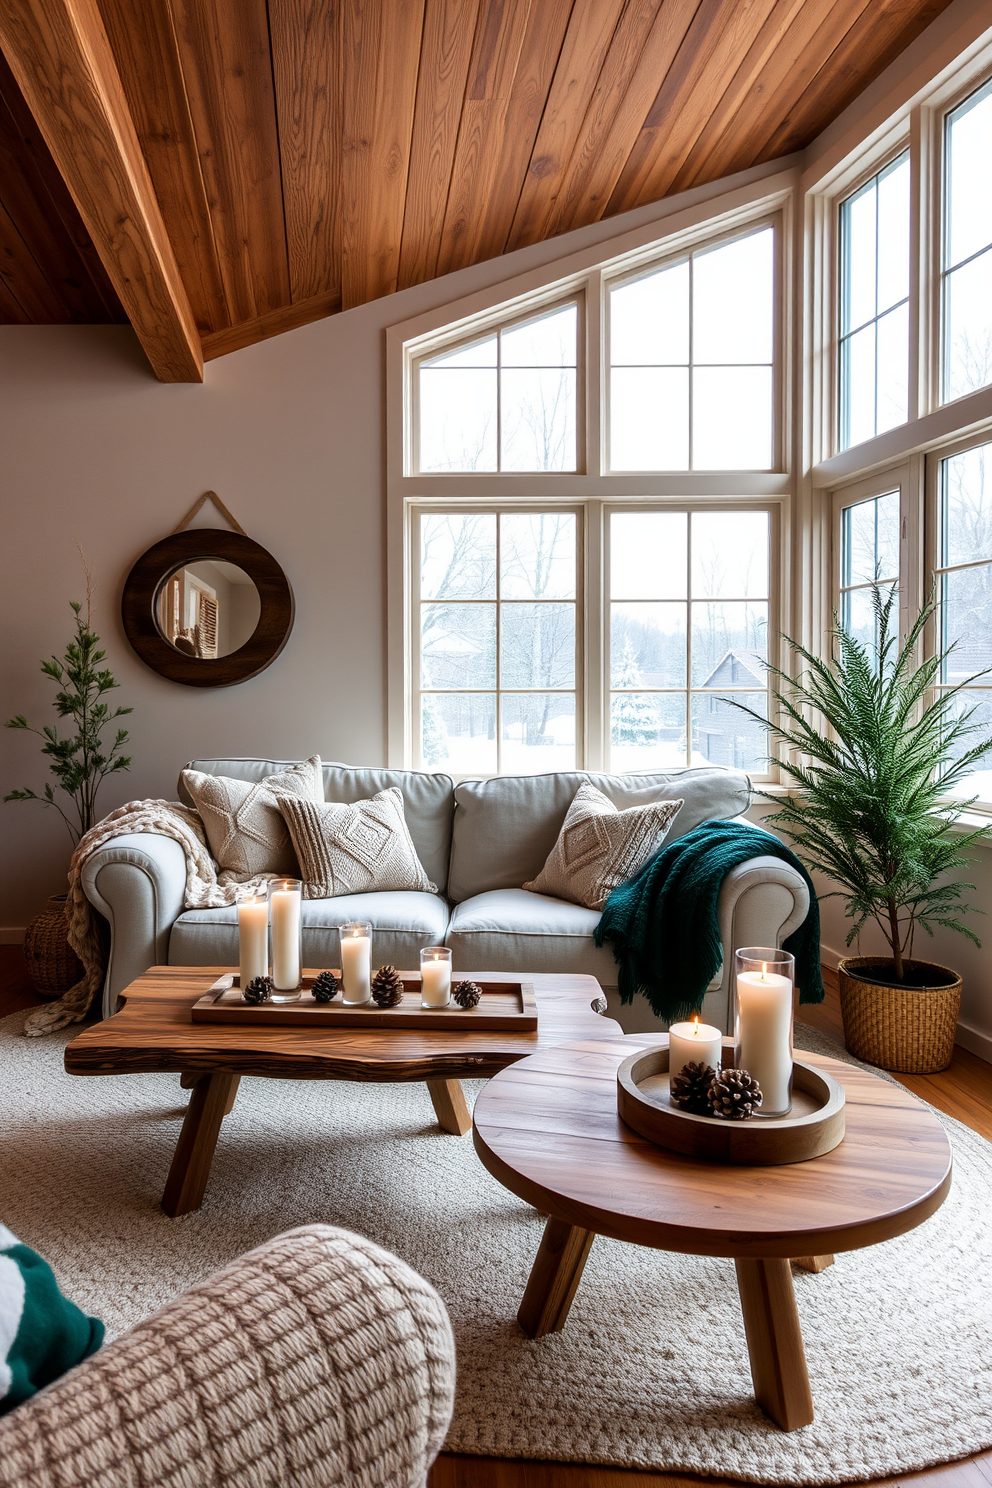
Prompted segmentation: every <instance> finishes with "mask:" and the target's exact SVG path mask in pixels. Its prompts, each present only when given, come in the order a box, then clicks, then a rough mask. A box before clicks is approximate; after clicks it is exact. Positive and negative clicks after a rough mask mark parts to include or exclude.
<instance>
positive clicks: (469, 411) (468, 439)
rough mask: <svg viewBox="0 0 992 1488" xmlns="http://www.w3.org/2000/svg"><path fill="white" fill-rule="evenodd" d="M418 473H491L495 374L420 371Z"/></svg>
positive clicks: (494, 436)
mask: <svg viewBox="0 0 992 1488" xmlns="http://www.w3.org/2000/svg"><path fill="white" fill-rule="evenodd" d="M420 469H421V470H425V471H432V470H495V469H496V372H495V369H494V370H493V371H484V370H481V369H473V368H459V369H458V370H457V371H455V370H452V369H451V368H448V367H445V368H443V369H438V368H435V369H431V368H426V367H422V368H421V369H420Z"/></svg>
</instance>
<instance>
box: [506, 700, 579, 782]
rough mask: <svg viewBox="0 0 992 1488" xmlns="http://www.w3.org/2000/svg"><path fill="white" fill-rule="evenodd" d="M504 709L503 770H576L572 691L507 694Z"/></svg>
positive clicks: (527, 771) (526, 772)
mask: <svg viewBox="0 0 992 1488" xmlns="http://www.w3.org/2000/svg"><path fill="white" fill-rule="evenodd" d="M502 710H503V762H502V769H503V771H504V773H506V774H530V773H531V772H535V773H536V772H540V771H543V770H574V768H575V696H574V694H573V693H560V692H559V693H555V692H548V693H540V692H534V693H527V694H520V693H516V694H514V693H505V694H504V696H503V702H502Z"/></svg>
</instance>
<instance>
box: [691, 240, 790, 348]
mask: <svg viewBox="0 0 992 1488" xmlns="http://www.w3.org/2000/svg"><path fill="white" fill-rule="evenodd" d="M773 248H774V234H773V232H772V229H771V228H770V227H767V228H765V229H764V230H763V231H761V232H756V233H751V235H750V236H749V237H746V238H739V239H737V241H736V242H733V243H724V244H723V245H722V246H721V247H719V248H711V249H709V250H707V251H706V252H704V253H697V254H696V255H695V257H694V258H693V263H692V272H693V287H692V295H693V306H692V310H693V327H692V356H693V361H694V362H696V363H699V362H770V361H771V359H772V322H773V310H772V306H773V300H774V276H773V268H772V253H773Z"/></svg>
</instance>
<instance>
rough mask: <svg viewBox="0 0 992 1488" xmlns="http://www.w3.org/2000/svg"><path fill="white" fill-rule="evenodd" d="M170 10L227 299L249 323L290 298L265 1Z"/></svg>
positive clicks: (176, 5) (188, 0)
mask: <svg viewBox="0 0 992 1488" xmlns="http://www.w3.org/2000/svg"><path fill="white" fill-rule="evenodd" d="M142 3H143V0H142ZM171 4H172V12H173V16H174V18H175V24H176V38H177V41H178V45H179V55H180V59H181V62H182V70H183V76H184V78H185V82H186V93H187V97H188V99H189V109H190V115H191V117H192V121H193V130H194V133H195V136H196V143H197V148H198V150H199V155H200V168H201V170H202V172H203V180H204V183H205V186H206V190H207V200H208V202H209V205H210V215H211V218H212V220H213V226H214V239H215V242H216V244H217V253H218V258H219V263H220V270H221V274H222V275H223V281H224V294H225V298H226V300H227V305H228V309H229V311H230V316H231V320H232V321H234V322H237V321H241V320H251V319H252V318H253V317H254V316H256V315H262V314H264V313H265V312H266V311H267V310H274V309H276V308H277V307H278V306H280V305H286V304H288V303H289V299H290V292H289V266H288V262H287V256H286V226H285V221H284V217H283V203H282V173H281V167H280V159H279V131H278V127H277V124H276V109H275V97H274V93H273V85H272V56H271V53H270V50H269V24H268V15H267V11H266V7H265V0H171Z"/></svg>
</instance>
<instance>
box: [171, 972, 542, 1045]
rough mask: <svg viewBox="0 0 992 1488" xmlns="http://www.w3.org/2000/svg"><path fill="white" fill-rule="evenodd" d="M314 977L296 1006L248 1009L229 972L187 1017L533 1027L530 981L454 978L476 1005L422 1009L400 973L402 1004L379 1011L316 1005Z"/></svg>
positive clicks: (296, 1023)
mask: <svg viewBox="0 0 992 1488" xmlns="http://www.w3.org/2000/svg"><path fill="white" fill-rule="evenodd" d="M318 975H319V973H318V972H316V971H305V972H304V973H303V991H302V992H301V994H300V996H299V998H298V999H297V1001H296V1002H262V1003H259V1004H257V1005H252V1004H250V1003H247V1002H244V1001H243V1000H242V997H241V990H240V986H239V978H238V974H237V972H228V973H226V975H224V976H222V977H220V978H218V980H217V981H216V982H214V984H213V986H212V987H211V988H210V990H209V991H208V992H205V993H204V995H203V996H202V997H201V998H199V999H198V1000H197V1001H196V1002H194V1004H193V1007H192V1009H191V1010H190V1017H191V1019H192V1021H193V1022H194V1023H252V1024H255V1025H256V1026H259V1025H264V1026H265V1027H267V1028H323V1029H328V1028H419V1029H421V1030H423V1031H427V1030H431V1031H436V1030H437V1029H442V1028H448V1029H451V1030H452V1032H459V1033H466V1032H467V1031H468V1030H469V1029H475V1030H477V1031H480V1030H488V1031H490V1032H494V1033H498V1032H507V1033H533V1032H534V1031H535V1030H536V1028H537V1003H536V1001H535V999H534V986H533V983H532V982H518V981H514V980H512V979H510V978H508V979H507V980H506V981H499V982H495V981H488V980H487V981H479V979H478V978H477V977H471V978H469V977H463V978H459V979H458V980H462V981H468V980H471V981H474V982H475V983H476V985H477V986H479V987H481V989H482V999H481V1001H480V1002H479V1004H478V1006H477V1007H474V1008H468V1009H466V1008H460V1007H459V1006H458V1004H457V1003H454V1002H453V1003H451V1004H449V1006H448V1007H444V1008H422V1007H421V1006H420V975H419V973H418V972H415V971H402V972H400V976H401V977H402V978H403V1001H402V1002H399V1003H397V1004H396V1006H395V1007H391V1008H381V1007H378V1006H377V1004H376V1003H374V1002H367V1003H364V1004H360V1005H359V1006H357V1007H356V1006H347V1007H346V1006H345V1004H344V1001H343V999H342V996H341V993H340V992H338V994H337V996H336V997H335V998H334V1001H333V1002H315V1001H314V996H313V992H312V990H311V989H312V987H313V983H314V979H315V978H316V977H317V976H318ZM335 975H337V976H338V977H340V975H341V973H340V972H336V973H335Z"/></svg>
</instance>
